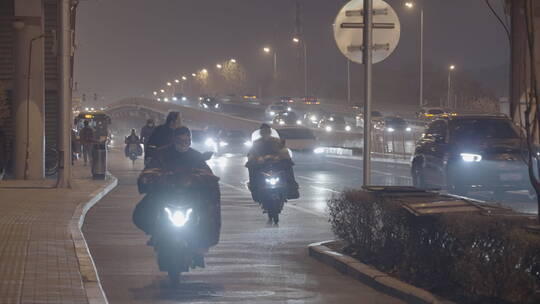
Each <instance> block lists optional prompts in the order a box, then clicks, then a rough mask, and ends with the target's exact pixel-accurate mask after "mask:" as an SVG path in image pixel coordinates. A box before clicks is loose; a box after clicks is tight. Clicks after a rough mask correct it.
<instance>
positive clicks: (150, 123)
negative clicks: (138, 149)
mask: <svg viewBox="0 0 540 304" xmlns="http://www.w3.org/2000/svg"><path fill="white" fill-rule="evenodd" d="M155 128H156V125H155V122H154V119H153V118H150V119H148V120H147V121H146V125H144V126H143V127H142V128H141V143H142V144H143V145H144V151H145V153H146V144H147V143H148V140H149V139H150V136H152V133H154V129H155Z"/></svg>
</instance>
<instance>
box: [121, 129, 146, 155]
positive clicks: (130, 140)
mask: <svg viewBox="0 0 540 304" xmlns="http://www.w3.org/2000/svg"><path fill="white" fill-rule="evenodd" d="M125 143H126V147H125V148H124V153H125V155H126V157H129V152H130V151H129V148H130V145H136V149H137V156H138V155H142V150H141V139H140V138H139V136H137V132H136V131H135V129H131V134H130V135H129V136H127V137H126V139H125Z"/></svg>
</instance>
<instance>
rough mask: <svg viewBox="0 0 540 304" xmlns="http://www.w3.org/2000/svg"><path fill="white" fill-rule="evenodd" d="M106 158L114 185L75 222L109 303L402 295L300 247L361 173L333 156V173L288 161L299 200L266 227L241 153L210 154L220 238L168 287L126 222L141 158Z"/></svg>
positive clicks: (316, 236)
mask: <svg viewBox="0 0 540 304" xmlns="http://www.w3.org/2000/svg"><path fill="white" fill-rule="evenodd" d="M111 159H112V161H111V162H110V163H111V168H110V169H111V171H112V173H113V174H114V175H115V176H117V177H118V178H119V186H118V188H117V189H116V190H114V191H113V192H112V193H110V194H109V195H108V196H107V197H106V198H105V199H104V200H102V201H101V202H100V203H99V204H98V205H97V206H96V207H95V208H93V209H92V210H91V211H90V212H89V214H88V217H87V220H86V224H85V226H84V228H83V232H84V235H85V237H86V239H87V242H88V245H89V247H90V251H91V253H92V256H93V257H94V261H95V263H96V266H97V269H98V272H99V275H100V278H101V282H102V285H103V288H104V290H105V293H106V294H107V297H108V299H109V302H110V303H208V302H210V303H238V302H244V303H402V302H401V301H400V300H397V299H394V298H392V297H390V296H387V295H384V294H381V293H379V292H377V291H375V290H374V289H372V288H370V287H368V286H366V285H363V284H361V283H359V282H357V281H355V280H353V279H351V278H349V277H347V276H344V275H342V274H340V273H339V272H337V271H336V270H334V269H333V268H330V267H328V266H326V265H323V264H321V263H319V262H317V261H316V260H314V259H312V258H310V257H309V256H308V254H307V247H306V246H307V245H308V244H310V243H313V242H317V241H322V240H328V239H332V238H333V235H332V233H331V231H330V225H329V223H328V218H327V216H326V199H327V198H328V197H329V196H331V195H332V194H333V193H334V192H335V191H337V190H339V189H341V188H343V187H353V186H356V185H358V183H359V181H360V180H359V178H360V177H359V176H357V175H358V170H357V169H355V168H354V167H352V165H351V166H349V165H350V164H348V163H347V162H346V161H341V160H336V162H338V163H342V164H343V166H341V167H340V168H342V169H336V168H333V169H332V171H329V170H328V171H325V170H314V169H311V168H309V167H306V168H302V167H298V168H296V174H297V176H298V180H299V183H300V184H301V187H302V188H301V194H302V198H301V199H300V200H296V201H292V202H290V203H288V204H287V206H286V207H285V209H284V212H283V213H282V216H281V221H280V225H279V227H273V226H267V225H266V216H265V215H263V214H262V212H261V210H260V208H259V206H258V205H256V204H254V203H253V201H252V200H251V197H250V194H249V192H248V191H247V189H246V188H245V184H244V182H245V181H246V180H247V170H246V169H245V168H244V167H243V163H244V159H243V158H242V157H231V158H218V159H213V160H211V161H210V164H211V166H212V167H213V169H214V170H215V173H216V175H218V176H220V177H221V178H222V185H221V187H222V208H223V209H222V212H223V227H222V234H221V241H220V243H219V244H218V245H217V246H216V247H214V248H212V249H211V250H210V252H209V254H208V255H207V258H206V262H207V268H205V269H202V270H195V271H192V272H190V273H188V274H185V275H184V277H183V283H182V284H181V286H180V287H179V288H178V289H175V290H172V289H170V288H168V281H167V278H166V275H165V274H164V273H161V272H159V270H158V269H157V265H156V260H155V256H154V253H153V251H152V249H151V248H150V247H148V246H146V245H145V243H146V241H147V237H145V236H144V234H143V233H142V232H140V231H139V230H138V229H137V228H136V227H135V226H134V225H133V224H132V223H131V212H132V210H133V208H134V206H135V204H136V203H137V202H138V201H139V200H140V198H141V197H140V196H139V195H138V194H137V189H136V177H137V176H138V174H139V172H140V169H141V163H140V162H139V163H137V164H136V165H135V167H132V165H131V163H130V162H129V161H128V160H126V159H124V158H123V157H122V156H121V155H120V154H119V153H111ZM338 167H339V166H338ZM379 169H381V170H383V169H384V168H379ZM404 172H406V171H404ZM379 178H381V179H386V178H388V176H380V177H379Z"/></svg>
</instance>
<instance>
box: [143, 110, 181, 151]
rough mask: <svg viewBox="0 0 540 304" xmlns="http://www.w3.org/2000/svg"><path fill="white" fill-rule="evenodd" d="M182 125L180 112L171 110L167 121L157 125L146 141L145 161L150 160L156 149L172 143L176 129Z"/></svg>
mask: <svg viewBox="0 0 540 304" xmlns="http://www.w3.org/2000/svg"><path fill="white" fill-rule="evenodd" d="M181 126H182V118H181V117H180V112H177V111H172V112H169V114H167V119H166V120H165V123H164V124H162V125H160V126H157V127H156V128H155V129H154V131H153V132H152V135H150V137H149V138H148V141H147V142H146V146H147V149H146V150H145V155H144V159H145V161H148V159H149V158H151V157H152V153H153V151H154V150H155V149H159V148H160V147H163V146H166V145H168V144H170V143H171V142H172V139H173V137H174V130H175V129H176V128H179V127H181Z"/></svg>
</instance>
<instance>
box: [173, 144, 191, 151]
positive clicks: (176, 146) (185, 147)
mask: <svg viewBox="0 0 540 304" xmlns="http://www.w3.org/2000/svg"><path fill="white" fill-rule="evenodd" d="M174 149H176V151H178V152H186V151H187V150H188V149H189V146H184V145H182V144H174Z"/></svg>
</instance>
